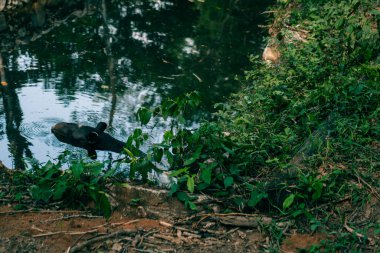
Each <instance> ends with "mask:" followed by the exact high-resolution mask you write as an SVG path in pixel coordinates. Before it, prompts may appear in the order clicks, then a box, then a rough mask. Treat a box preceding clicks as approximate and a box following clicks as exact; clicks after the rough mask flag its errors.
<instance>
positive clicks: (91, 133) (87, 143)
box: [51, 122, 125, 159]
mask: <svg viewBox="0 0 380 253" xmlns="http://www.w3.org/2000/svg"><path fill="white" fill-rule="evenodd" d="M106 128H107V124H106V123H104V122H99V123H98V125H97V126H96V127H90V126H82V125H79V124H75V123H66V122H59V123H57V124H56V125H54V126H53V127H52V128H51V132H52V133H53V134H54V135H55V137H57V139H58V140H59V141H61V142H64V143H67V144H70V145H73V146H75V147H79V148H84V149H86V150H87V152H88V156H89V157H90V158H92V159H96V157H97V154H96V150H104V151H112V152H116V153H121V152H122V151H123V148H124V146H125V142H122V141H119V140H117V139H115V138H114V137H112V136H111V135H109V134H107V133H105V132H104V130H105V129H106Z"/></svg>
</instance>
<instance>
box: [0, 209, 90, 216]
mask: <svg viewBox="0 0 380 253" xmlns="http://www.w3.org/2000/svg"><path fill="white" fill-rule="evenodd" d="M18 213H87V212H84V211H77V210H75V211H59V210H40V209H27V210H16V211H6V212H0V215H2V214H3V215H7V214H18Z"/></svg>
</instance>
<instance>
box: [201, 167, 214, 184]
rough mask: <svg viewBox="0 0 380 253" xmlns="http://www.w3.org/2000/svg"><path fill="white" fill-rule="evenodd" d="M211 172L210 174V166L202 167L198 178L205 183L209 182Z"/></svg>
mask: <svg viewBox="0 0 380 253" xmlns="http://www.w3.org/2000/svg"><path fill="white" fill-rule="evenodd" d="M211 174H212V167H211V166H209V167H206V168H202V170H201V176H200V178H201V179H202V180H203V182H205V183H207V184H211Z"/></svg>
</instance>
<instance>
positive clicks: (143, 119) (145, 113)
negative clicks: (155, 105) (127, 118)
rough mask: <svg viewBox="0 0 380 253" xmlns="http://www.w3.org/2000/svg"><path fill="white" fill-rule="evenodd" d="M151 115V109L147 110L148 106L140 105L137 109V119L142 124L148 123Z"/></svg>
mask: <svg viewBox="0 0 380 253" xmlns="http://www.w3.org/2000/svg"><path fill="white" fill-rule="evenodd" d="M151 117H152V111H151V110H149V109H148V108H145V107H141V108H140V109H139V110H138V111H137V119H138V120H139V121H140V123H141V124H142V125H146V124H148V123H149V121H150V118H151Z"/></svg>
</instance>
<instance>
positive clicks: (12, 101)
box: [0, 0, 269, 167]
mask: <svg viewBox="0 0 380 253" xmlns="http://www.w3.org/2000/svg"><path fill="white" fill-rule="evenodd" d="M104 2H106V6H105V5H104ZM268 4H269V1H252V0H230V1H229V0H225V1H221V0H207V1H204V2H202V1H194V2H192V1H185V0H181V1H179V0H177V1H175V0H172V1H169V0H168V1H160V0H155V1H153V0H152V1H137V0H135V1H103V4H102V2H99V3H98V4H96V5H91V6H87V7H86V8H85V7H83V8H82V7H77V8H78V9H76V10H75V9H74V10H72V11H73V14H74V15H69V16H68V17H67V18H66V19H64V20H63V21H62V20H61V22H59V23H58V22H57V24H56V25H51V27H49V28H46V27H45V28H44V29H45V32H43V33H40V36H38V37H37V38H34V39H32V40H31V42H28V43H18V46H17V47H16V46H15V47H14V48H13V49H12V50H7V51H6V52H4V51H3V52H2V53H1V58H2V61H3V68H2V71H3V73H2V79H4V80H6V82H7V84H8V85H7V86H5V85H2V87H1V93H2V96H1V98H0V160H1V161H3V163H4V164H5V165H7V166H9V167H22V159H23V158H25V157H29V158H34V159H37V160H39V161H41V162H44V161H47V160H49V159H51V158H55V157H57V156H58V154H60V153H61V152H62V151H63V150H65V149H66V148H69V149H71V150H74V152H82V151H80V150H78V149H73V148H71V147H69V146H67V145H66V144H63V143H60V142H59V141H58V140H57V139H56V138H55V137H54V136H53V135H52V134H51V132H50V128H51V126H52V125H54V124H55V123H57V122H59V121H66V122H78V123H82V124H86V125H92V126H95V125H96V124H97V122H99V121H105V122H107V123H108V125H109V126H110V127H109V128H108V130H107V131H108V132H110V133H112V134H113V135H114V136H115V137H117V138H119V139H126V136H128V135H129V133H130V132H131V131H132V129H133V128H135V127H138V126H139V125H138V124H137V123H136V120H135V116H134V113H135V112H136V110H137V109H138V108H139V107H140V106H142V105H144V106H147V107H151V106H155V105H158V104H159V103H160V101H162V99H164V98H165V97H175V96H177V95H180V94H183V93H185V92H189V91H193V90H197V91H199V93H200V95H201V98H202V101H203V107H202V108H201V110H200V111H199V112H198V114H196V115H194V118H193V119H192V123H191V122H190V125H191V124H193V125H196V123H197V120H198V119H199V118H200V117H201V116H204V115H207V113H209V112H211V111H212V108H213V104H214V103H216V102H222V101H223V100H224V99H225V97H226V96H228V95H229V94H230V93H231V92H234V91H236V90H238V89H239V86H240V84H239V82H238V81H236V80H235V78H234V77H235V76H236V75H239V74H242V72H243V70H244V69H247V67H248V66H249V65H248V55H249V54H260V52H261V51H262V35H261V33H262V32H263V31H262V30H261V29H260V28H258V25H259V24H263V23H264V22H265V16H264V15H262V14H261V13H262V12H263V11H264V10H265V8H266V7H267V6H268ZM84 9H85V10H84ZM46 18H50V17H46ZM8 32H9V31H8ZM18 33H20V31H18ZM0 36H2V34H1V33H0ZM4 80H2V81H4ZM153 124H154V125H156V128H155V129H152V127H149V126H148V128H147V129H146V131H148V132H150V133H151V135H152V137H153V138H159V136H160V133H161V131H162V130H163V128H165V122H160V121H159V122H154V123H153ZM98 157H99V159H105V158H106V157H107V154H106V153H104V154H98Z"/></svg>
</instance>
